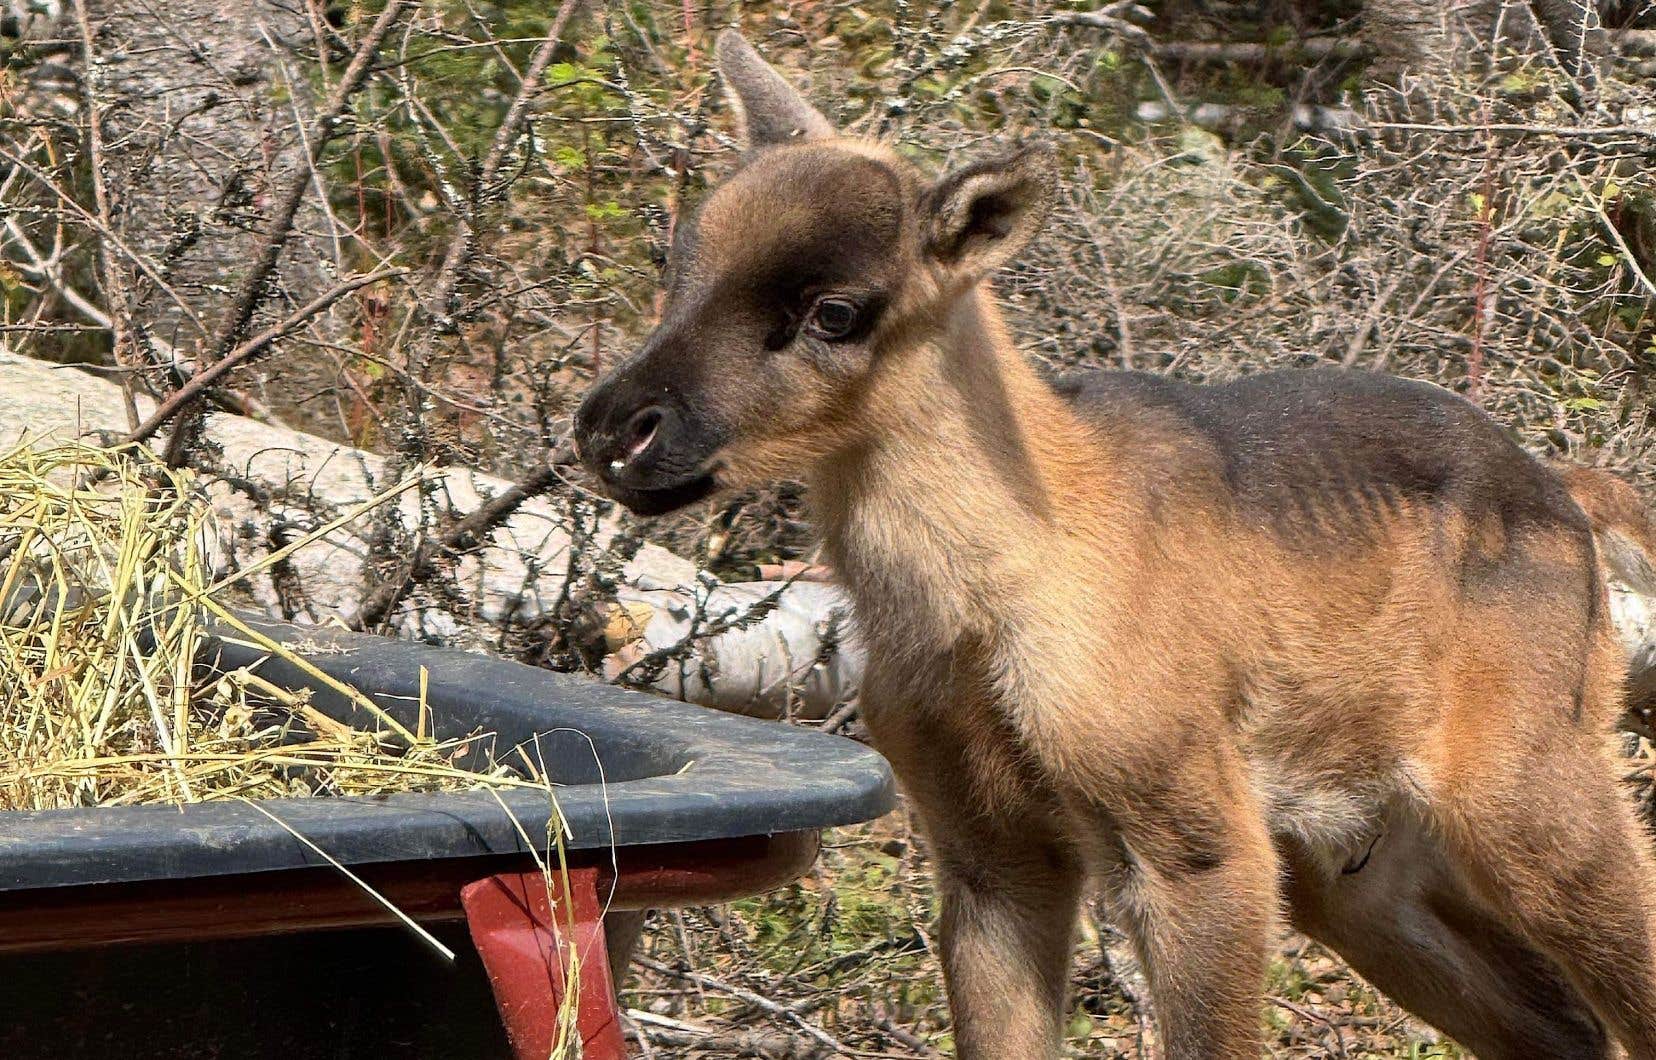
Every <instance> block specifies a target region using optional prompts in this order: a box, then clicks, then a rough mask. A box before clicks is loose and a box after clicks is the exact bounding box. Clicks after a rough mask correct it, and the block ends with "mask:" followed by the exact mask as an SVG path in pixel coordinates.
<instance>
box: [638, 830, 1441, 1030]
mask: <svg viewBox="0 0 1656 1060" xmlns="http://www.w3.org/2000/svg"><path fill="white" fill-rule="evenodd" d="M935 919H936V917H935V908H934V898H933V892H932V888H931V879H930V872H929V869H928V868H927V866H926V862H925V855H924V853H923V851H922V849H921V847H920V845H919V844H918V843H917V842H916V841H915V839H914V837H913V835H912V832H911V830H910V826H909V824H908V822H907V820H906V818H905V815H904V814H903V813H902V812H901V811H899V812H898V813H895V814H892V815H890V816H888V817H887V818H885V819H884V820H882V821H879V822H875V823H874V824H870V825H863V826H860V827H856V828H846V829H839V830H837V831H835V832H832V833H830V834H829V835H828V836H827V837H826V845H825V849H824V851H823V855H822V858H821V859H820V861H819V862H818V864H817V866H816V869H815V870H814V871H813V873H812V874H811V875H810V876H809V877H807V878H805V879H803V880H801V881H799V882H798V883H795V884H792V885H790V886H788V887H786V888H784V889H782V890H780V891H777V892H775V893H773V894H770V895H767V896H764V897H761V898H754V899H749V900H747V901H743V902H738V903H736V904H734V905H732V906H727V907H723V908H722V909H709V910H693V911H684V912H674V913H656V914H653V915H652V919H651V922H650V928H649V931H648V933H647V935H646V939H645V943H644V947H643V950H642V954H641V957H640V959H639V960H638V961H637V962H635V964H634V967H633V973H634V974H633V979H632V981H631V989H630V990H629V991H628V992H627V993H626V994H625V995H624V997H623V1007H624V1008H625V1009H627V1010H628V1011H629V1017H630V1024H631V1026H630V1027H629V1033H630V1034H633V1035H642V1038H643V1043H638V1042H637V1041H636V1039H635V1045H634V1048H635V1050H636V1052H635V1055H640V1056H655V1057H662V1058H667V1057H673V1058H679V1057H683V1058H690V1057H698V1058H700V1057H707V1058H713V1057H719V1058H730V1057H759V1058H764V1060H806V1058H810V1060H817V1058H825V1057H830V1056H836V1055H838V1056H851V1057H893V1058H896V1057H902V1058H912V1057H938V1056H951V1055H953V1052H954V1050H953V1042H952V1039H951V1036H950V1032H949V1019H948V1008H947V1005H946V1003H945V1000H944V994H943V978H942V971H941V968H940V967H939V964H938V958H937V951H936V946H935V944H934V938H933V936H932V934H931V931H932V928H933V926H934V924H935ZM1126 952H1127V950H1126V947H1125V946H1124V945H1122V940H1121V939H1120V937H1119V936H1117V935H1116V934H1115V932H1114V931H1113V929H1111V928H1109V927H1108V926H1104V925H1103V923H1102V921H1100V920H1098V919H1097V918H1093V917H1089V918H1086V922H1085V923H1084V924H1083V929H1082V933H1081V938H1080V939H1079V941H1078V942H1077V946H1076V955H1075V961H1074V964H1073V966H1072V967H1073V971H1072V976H1071V995H1072V1003H1071V1008H1070V1010H1069V1019H1068V1021H1067V1025H1066V1052H1065V1055H1066V1056H1074V1057H1081V1056H1085V1057H1106V1058H1133V1060H1137V1058H1139V1057H1147V1056H1150V1055H1152V1051H1151V1049H1150V1046H1151V1045H1152V1043H1153V1041H1154V1034H1155V1031H1154V1027H1153V1024H1152V1020H1151V1018H1150V1015H1149V1012H1148V1006H1147V1005H1145V1004H1144V1003H1143V1001H1142V1000H1141V999H1140V998H1139V997H1138V996H1137V994H1136V992H1135V990H1134V988H1133V987H1132V986H1131V985H1130V984H1131V983H1133V982H1134V981H1135V980H1136V979H1137V976H1136V974H1135V973H1134V972H1133V971H1132V970H1131V968H1130V958H1126V957H1125V956H1124V955H1125V953H1126ZM1118 972H1119V973H1120V974H1118ZM1267 994H1268V999H1269V1002H1268V1004H1267V1006H1266V1008H1265V1011H1264V1017H1263V1018H1264V1019H1265V1021H1266V1024H1267V1027H1268V1040H1269V1043H1270V1055H1271V1056H1274V1057H1350V1058H1360V1057H1370V1058H1377V1057H1386V1058H1394V1057H1395V1058H1409V1060H1427V1058H1433V1060H1439V1058H1441V1060H1449V1058H1460V1057H1464V1056H1466V1055H1467V1054H1466V1053H1464V1052H1463V1051H1461V1050H1460V1049H1458V1048H1457V1047H1455V1046H1454V1045H1453V1044H1451V1043H1447V1042H1444V1041H1442V1040H1441V1039H1440V1038H1439V1036H1438V1035H1437V1034H1435V1033H1434V1032H1432V1031H1431V1030H1430V1029H1428V1028H1426V1027H1425V1026H1424V1025H1422V1024H1420V1023H1418V1022H1416V1021H1415V1020H1412V1019H1411V1018H1409V1017H1408V1016H1407V1015H1406V1014H1405V1013H1404V1012H1403V1011H1402V1010H1401V1009H1399V1008H1398V1007H1397V1006H1396V1005H1393V1004H1392V1003H1391V1002H1390V1001H1388V1000H1386V999H1385V998H1384V997H1382V996H1381V995H1380V994H1379V993H1378V992H1377V991H1375V990H1374V989H1373V988H1371V987H1370V986H1369V985H1368V984H1366V983H1365V982H1363V981H1362V979H1360V978H1359V977H1358V976H1356V975H1355V974H1354V973H1352V972H1351V971H1350V970H1349V969H1348V968H1346V966H1345V965H1344V964H1343V963H1342V962H1340V961H1339V960H1338V959H1337V958H1335V957H1333V956H1332V955H1331V954H1330V953H1329V952H1328V951H1327V950H1325V949H1323V948H1322V947H1320V946H1318V945H1316V944H1315V943H1311V942H1308V941H1307V940H1305V939H1304V938H1302V937H1299V936H1297V935H1288V936H1285V937H1284V938H1283V940H1282V947H1281V950H1280V955H1279V957H1278V958H1277V960H1275V961H1274V962H1273V964H1272V968H1271V975H1270V981H1269V983H1268V986H1267Z"/></svg>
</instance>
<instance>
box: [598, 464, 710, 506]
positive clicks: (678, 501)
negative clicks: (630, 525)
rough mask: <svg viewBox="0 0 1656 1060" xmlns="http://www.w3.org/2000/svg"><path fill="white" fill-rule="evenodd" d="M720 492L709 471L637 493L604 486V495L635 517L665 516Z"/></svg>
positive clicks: (608, 485)
mask: <svg viewBox="0 0 1656 1060" xmlns="http://www.w3.org/2000/svg"><path fill="white" fill-rule="evenodd" d="M718 488H719V480H718V479H717V478H716V477H715V476H714V474H713V472H711V471H709V472H707V473H705V474H701V475H695V476H692V477H690V478H687V479H684V480H682V481H680V482H675V483H673V484H672V485H670V486H659V487H652V488H649V489H639V488H637V487H633V486H618V485H616V484H615V483H613V482H605V483H604V492H606V493H608V494H609V495H610V496H611V497H614V498H615V499H616V500H618V501H620V502H621V503H622V504H623V505H625V506H626V509H627V510H628V511H629V512H632V513H633V514H634V515H666V514H667V513H668V512H676V511H678V510H679V509H680V508H685V507H688V506H690V505H692V504H695V503H696V502H697V501H699V500H703V499H704V498H706V497H709V496H711V495H712V494H713V493H714V492H715V491H716V490H717V489H718Z"/></svg>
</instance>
